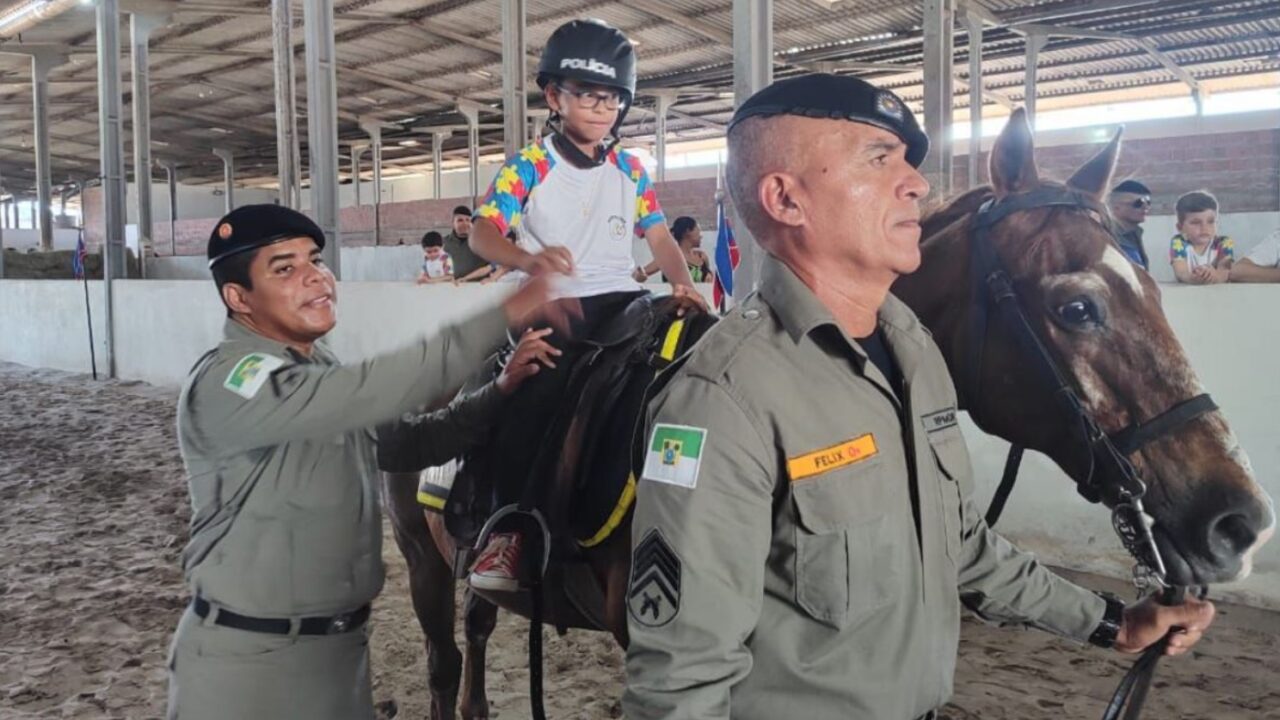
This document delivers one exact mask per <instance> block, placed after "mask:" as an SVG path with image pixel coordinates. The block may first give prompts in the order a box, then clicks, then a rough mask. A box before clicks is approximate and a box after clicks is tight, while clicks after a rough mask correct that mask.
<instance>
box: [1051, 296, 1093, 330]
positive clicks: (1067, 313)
mask: <svg viewBox="0 0 1280 720" xmlns="http://www.w3.org/2000/svg"><path fill="white" fill-rule="evenodd" d="M1058 317H1060V318H1062V321H1063V322H1065V323H1066V324H1068V325H1086V324H1088V323H1096V322H1098V313H1097V310H1095V309H1094V307H1093V303H1091V302H1089V301H1088V300H1072V301H1071V302H1069V303H1066V304H1065V305H1061V306H1059V307H1058Z"/></svg>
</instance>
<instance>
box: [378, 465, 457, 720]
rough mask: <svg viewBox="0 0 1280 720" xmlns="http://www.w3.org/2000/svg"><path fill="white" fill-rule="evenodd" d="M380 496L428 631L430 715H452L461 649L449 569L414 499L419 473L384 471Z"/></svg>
mask: <svg viewBox="0 0 1280 720" xmlns="http://www.w3.org/2000/svg"><path fill="white" fill-rule="evenodd" d="M382 475H383V495H384V497H385V498H386V506H387V514H388V515H389V516H390V518H391V526H392V529H393V530H394V532H395V538H396V545H397V546H399V548H400V553H401V554H402V555H404V559H405V563H406V564H407V565H408V566H409V594H410V596H411V597H412V599H413V611H414V614H415V615H417V616H418V624H419V625H421V626H422V633H423V635H425V636H426V650H427V687H428V688H429V690H430V694H431V720H454V718H455V717H456V715H455V713H454V708H455V707H456V705H457V702H458V685H459V680H460V679H461V675H462V653H461V652H460V651H459V650H458V644H457V642H456V641H455V640H454V637H453V626H454V615H455V611H456V608H455V601H454V595H453V586H454V582H453V572H452V570H451V569H450V567H449V563H448V562H446V560H445V556H444V554H443V553H442V552H441V551H440V548H439V546H438V545H437V544H436V541H435V539H434V538H433V537H432V534H431V530H430V528H429V525H428V522H427V519H426V518H425V517H424V514H425V512H424V510H423V509H422V507H421V506H420V505H419V504H418V501H417V497H416V494H417V489H418V479H417V478H418V474H417V473H383V474H382Z"/></svg>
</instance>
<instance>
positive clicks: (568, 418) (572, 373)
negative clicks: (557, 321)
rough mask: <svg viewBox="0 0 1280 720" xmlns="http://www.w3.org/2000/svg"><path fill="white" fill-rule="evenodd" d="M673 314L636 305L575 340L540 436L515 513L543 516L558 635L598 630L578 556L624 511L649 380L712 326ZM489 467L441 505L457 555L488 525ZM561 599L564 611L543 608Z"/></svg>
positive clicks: (652, 304) (470, 471) (588, 580)
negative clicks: (567, 611) (581, 347)
mask: <svg viewBox="0 0 1280 720" xmlns="http://www.w3.org/2000/svg"><path fill="white" fill-rule="evenodd" d="M676 309H677V303H676V302H675V300H674V299H673V298H670V297H658V298H655V297H653V296H643V297H640V298H638V299H636V300H635V301H633V302H632V303H631V304H629V305H628V306H627V307H626V308H625V309H624V310H623V312H621V313H620V314H619V315H618V316H616V318H615V319H613V320H612V321H610V322H606V323H602V324H601V325H600V327H599V329H598V331H597V332H595V333H593V335H592V336H590V337H586V338H579V339H578V341H579V342H581V343H583V344H585V345H586V348H587V349H586V351H585V352H583V353H582V354H581V355H579V356H578V358H577V359H576V360H575V361H574V362H573V365H572V367H570V368H568V369H567V372H568V373H569V376H568V382H567V386H566V391H565V393H564V395H563V396H562V400H561V403H560V409H559V410H558V412H557V413H556V415H555V417H554V418H553V420H552V422H551V423H550V424H549V425H548V426H547V428H546V429H545V435H544V438H545V441H544V442H543V445H542V450H541V451H540V452H539V455H538V458H537V460H536V461H535V463H534V468H535V471H534V473H533V477H532V478H531V480H530V483H531V484H530V494H529V495H528V496H527V497H526V502H525V503H522V504H523V505H536V506H537V507H539V508H541V509H542V511H543V515H544V517H545V518H546V527H547V529H548V531H549V533H550V535H551V537H552V543H551V547H550V548H547V549H546V550H547V553H546V554H547V556H548V558H547V560H548V561H550V560H554V562H553V563H550V562H549V566H550V567H551V578H550V580H549V582H547V583H546V584H545V585H544V591H545V594H546V596H547V598H548V602H547V603H546V607H548V608H554V607H570V608H576V609H577V610H578V613H577V614H576V616H567V617H560V618H554V617H548V618H547V620H548V621H549V622H552V623H554V624H556V625H559V626H562V627H564V626H571V627H587V628H591V629H603V628H604V620H603V616H602V607H603V599H602V597H601V594H600V589H599V588H598V587H597V585H596V581H595V578H594V577H592V576H591V575H590V573H589V572H588V568H587V567H586V564H585V559H584V557H583V553H584V551H585V550H586V549H588V548H591V547H594V546H597V545H599V544H601V543H603V542H604V541H605V540H606V539H607V538H609V537H610V535H611V534H612V533H613V532H614V531H615V530H616V529H617V528H618V527H619V526H620V525H621V524H622V523H623V521H624V520H625V519H626V517H627V514H628V512H629V510H630V509H631V505H632V502H633V501H634V499H635V478H634V477H633V476H632V474H631V466H632V458H633V450H632V443H633V438H634V436H635V434H636V430H637V428H638V427H640V426H641V425H642V424H643V421H644V417H643V413H644V405H645V401H646V400H647V391H648V388H649V386H650V385H651V384H652V382H653V380H654V377H655V375H656V374H657V373H658V372H659V371H660V370H662V369H663V368H665V367H666V366H667V365H669V364H670V363H671V362H672V361H673V360H674V359H675V358H677V357H679V356H680V355H681V354H682V353H684V352H685V351H686V350H687V349H688V348H689V347H691V346H692V344H693V342H695V341H696V340H697V337H699V336H700V335H701V331H702V330H704V329H705V327H707V326H710V324H712V323H714V321H715V319H714V318H713V317H711V316H706V315H697V316H690V317H686V318H677V317H676ZM694 324H696V325H697V328H696V329H695V328H693V327H692V325H694ZM491 372H492V371H491ZM491 376H492V375H491ZM488 457H492V452H491V448H483V449H482V450H481V451H480V452H476V453H472V454H471V455H470V456H469V457H467V458H466V459H465V461H464V463H463V465H462V467H461V469H460V470H459V472H458V475H457V477H456V479H455V480H454V484H453V488H452V492H451V493H450V495H449V499H448V501H447V503H446V504H445V508H444V514H445V526H446V528H447V529H448V530H449V532H450V534H451V535H453V537H454V539H455V540H456V541H457V544H458V547H459V548H468V549H470V548H475V547H477V546H482V543H483V541H484V540H485V539H486V538H485V536H486V535H487V533H488V531H489V529H490V528H489V526H490V525H492V524H493V522H492V521H491V514H492V510H493V508H492V507H491V502H490V501H491V499H492V497H493V493H492V487H491V485H490V482H489V480H488V477H487V476H488V473H487V472H485V470H486V458H488ZM472 552H473V551H472ZM470 559H471V558H470V552H468V553H466V556H465V557H464V556H463V552H462V551H460V553H459V557H458V558H456V559H455V564H454V568H455V571H456V573H457V575H458V577H460V578H461V577H464V576H465V573H466V569H467V567H469V565H470ZM561 593H563V594H562V595H561V596H560V597H561V599H564V600H568V601H569V603H568V604H565V603H558V602H553V601H551V598H552V597H553V596H554V595H558V594H561ZM507 600H508V601H506V602H504V604H506V605H510V604H511V603H510V602H509V599H507Z"/></svg>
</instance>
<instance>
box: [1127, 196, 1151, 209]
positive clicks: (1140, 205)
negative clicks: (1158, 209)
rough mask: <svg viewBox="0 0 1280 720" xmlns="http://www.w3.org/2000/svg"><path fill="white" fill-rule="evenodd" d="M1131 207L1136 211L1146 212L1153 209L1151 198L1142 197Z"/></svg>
mask: <svg viewBox="0 0 1280 720" xmlns="http://www.w3.org/2000/svg"><path fill="white" fill-rule="evenodd" d="M1130 205H1131V206H1132V207H1133V209H1134V210H1145V209H1146V208H1149V207H1151V198H1149V197H1141V198H1138V199H1137V200H1134V201H1133V202H1132V203H1131V204H1130Z"/></svg>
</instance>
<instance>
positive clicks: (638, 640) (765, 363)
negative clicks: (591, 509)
mask: <svg viewBox="0 0 1280 720" xmlns="http://www.w3.org/2000/svg"><path fill="white" fill-rule="evenodd" d="M728 144H729V167H728V172H727V173H726V176H727V177H728V178H729V192H730V194H731V195H732V196H733V202H734V204H735V205H736V206H737V208H738V211H739V213H740V214H741V217H742V219H743V221H744V222H745V223H746V224H747V226H748V227H749V228H750V230H751V234H752V235H753V236H754V237H755V238H756V240H757V242H758V243H759V245H760V247H761V248H762V249H763V250H764V251H765V252H766V253H767V257H766V258H765V259H764V263H763V267H762V269H761V274H760V283H759V288H758V291H757V292H756V294H754V295H752V296H751V297H749V298H748V299H747V300H746V301H744V302H743V304H742V305H741V306H739V307H738V308H737V309H735V310H734V312H733V313H732V314H730V315H729V316H728V317H726V318H725V319H724V320H723V321H722V322H720V323H719V324H718V325H717V326H716V327H715V328H713V329H712V330H710V331H709V332H708V333H707V334H706V335H705V336H703V338H702V339H701V340H700V341H699V343H698V344H697V345H696V346H695V347H694V349H693V350H692V351H691V352H690V353H689V354H688V355H687V356H685V358H684V359H683V360H682V363H683V364H682V365H680V366H679V367H678V368H677V369H675V370H674V372H673V375H672V376H671V377H670V379H669V383H668V384H667V385H666V386H665V388H664V389H663V390H661V391H660V392H659V394H658V395H657V396H656V397H655V399H654V401H653V403H652V404H651V405H650V407H649V418H648V422H647V428H646V430H647V437H646V443H645V445H644V446H643V447H644V450H645V455H644V464H643V467H642V469H641V471H640V476H641V480H640V482H639V487H638V489H637V498H636V509H635V517H634V523H633V543H634V551H633V552H634V554H633V558H632V575H631V579H630V587H629V589H628V593H627V600H628V602H627V605H628V621H629V622H628V629H629V632H630V645H629V647H628V648H627V688H626V692H625V695H624V697H623V703H622V705H623V711H624V714H625V715H626V717H627V718H629V719H630V720H677V719H679V720H693V719H695V718H696V719H697V720H723V719H727V718H733V719H734V720H765V719H768V720H774V719H775V718H784V717H796V718H805V720H848V719H851V718H858V719H859V720H865V719H875V720H912V719H913V718H922V717H932V716H933V714H934V709H935V708H937V707H939V706H941V705H942V704H943V703H945V702H946V701H947V699H948V697H949V696H950V695H951V689H952V676H953V673H954V669H955V662H956V647H957V642H958V640H959V634H960V600H961V598H962V597H963V598H964V599H965V602H966V604H967V605H968V606H969V607H971V608H973V609H974V610H976V611H977V612H978V613H979V614H980V615H982V616H983V617H986V618H989V619H995V620H1000V621H1005V622H1011V623H1018V624H1025V625H1032V626H1035V627H1038V628H1041V629H1044V630H1048V631H1050V632H1053V633H1056V634H1059V635H1062V636H1065V637H1068V638H1074V639H1076V640H1079V641H1085V640H1093V641H1094V642H1095V643H1098V644H1102V645H1114V646H1115V647H1118V648H1121V649H1123V650H1127V651H1136V650H1138V649H1140V648H1143V647H1145V646H1146V645H1149V644H1150V643H1152V642H1154V641H1156V640H1157V639H1159V638H1160V637H1161V636H1163V635H1164V633H1165V631H1167V630H1168V629H1169V627H1170V626H1171V625H1172V624H1175V623H1177V624H1182V625H1184V626H1185V627H1186V628H1187V633H1186V634H1185V635H1183V636H1180V637H1178V638H1176V639H1175V643H1176V649H1175V650H1176V651H1177V652H1182V651H1185V650H1186V649H1187V648H1188V647H1190V646H1191V644H1193V643H1194V642H1195V641H1196V640H1197V639H1198V638H1199V636H1200V632H1201V631H1202V630H1203V629H1204V627H1205V626H1207V625H1208V623H1209V622H1210V620H1211V619H1212V615H1213V610H1212V606H1211V605H1209V604H1207V603H1192V604H1189V605H1188V606H1185V607H1183V608H1163V609H1160V610H1159V611H1157V610H1155V609H1153V604H1151V603H1146V604H1139V605H1136V606H1134V607H1133V608H1130V609H1129V610H1125V609H1124V608H1123V606H1122V605H1120V604H1119V603H1118V602H1116V601H1108V600H1105V599H1104V598H1102V597H1099V596H1098V595H1095V594H1094V593H1092V592H1090V591H1088V590H1085V589H1084V588H1081V587H1078V586H1076V585H1074V584H1072V583H1070V582H1068V581H1066V580H1064V579H1062V578H1060V577H1058V576H1056V575H1054V574H1053V573H1051V572H1049V571H1048V570H1046V569H1045V568H1044V567H1043V566H1041V565H1039V564H1037V562H1036V561H1035V560H1034V559H1033V558H1032V557H1031V556H1030V555H1027V554H1025V553H1022V552H1020V551H1018V550H1017V549H1015V548H1014V547H1013V546H1011V545H1010V544H1009V543H1008V542H1006V541H1005V540H1004V539H1002V538H1001V537H1000V536H998V535H996V534H995V533H993V532H992V531H991V530H990V529H989V528H987V527H986V525H985V523H984V521H983V519H982V514H981V513H980V512H978V510H977V508H976V507H975V506H974V504H973V502H972V500H971V499H970V498H969V497H968V493H967V490H968V488H971V487H972V479H971V478H970V477H969V473H970V466H969V456H968V454H967V451H966V449H965V444H964V438H963V437H962V436H961V434H960V428H959V427H958V426H957V425H956V419H955V413H956V395H955V390H954V388H953V386H952V383H951V379H950V377H949V376H948V373H947V368H946V366H945V364H944V363H943V359H942V355H941V354H940V353H939V351H938V349H937V347H936V346H935V345H934V343H933V341H932V339H931V338H930V336H929V334H928V333H927V332H926V331H925V329H924V328H923V327H922V326H921V324H920V322H919V321H918V320H917V319H916V317H915V316H914V315H913V314H912V312H911V310H910V309H908V308H907V307H906V306H905V305H904V304H903V303H902V302H901V301H899V300H897V299H896V298H894V297H893V296H892V295H890V294H889V287H890V285H891V284H892V283H893V281H894V279H895V278H897V277H898V276H899V275H902V274H904V273H910V272H912V271H914V270H915V269H916V267H917V266H918V265H919V263H920V250H919V242H920V222H919V219H920V209H919V201H920V199H921V198H923V197H924V196H925V195H926V193H927V192H928V190H929V186H928V183H927V182H926V181H925V179H924V178H923V177H922V176H921V175H920V173H919V172H917V170H916V168H917V167H918V166H919V164H920V162H921V161H922V160H923V159H924V157H925V153H926V152H927V151H928V141H927V139H926V137H925V135H924V134H923V133H922V132H921V130H920V128H919V126H918V125H917V124H916V121H915V118H914V117H913V116H912V114H911V111H910V110H909V109H908V108H907V107H906V106H905V105H904V104H903V103H902V101H901V100H900V99H899V98H898V97H897V96H895V95H894V94H893V93H891V92H889V91H887V90H880V89H877V88H875V87H874V86H872V85H870V84H868V83H866V82H863V81H861V80H857V79H854V78H850V77H837V76H832V75H806V76H801V77H796V78H791V79H787V80H782V81H779V82H776V83H774V84H773V85H770V86H769V87H767V88H765V89H764V90H762V91H760V92H759V93H757V94H755V95H754V96H752V97H751V98H750V99H749V100H747V102H745V103H744V104H743V105H742V106H741V107H740V108H738V110H737V112H736V113H735V114H734V117H733V119H732V121H731V123H730V126H729V132H728Z"/></svg>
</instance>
